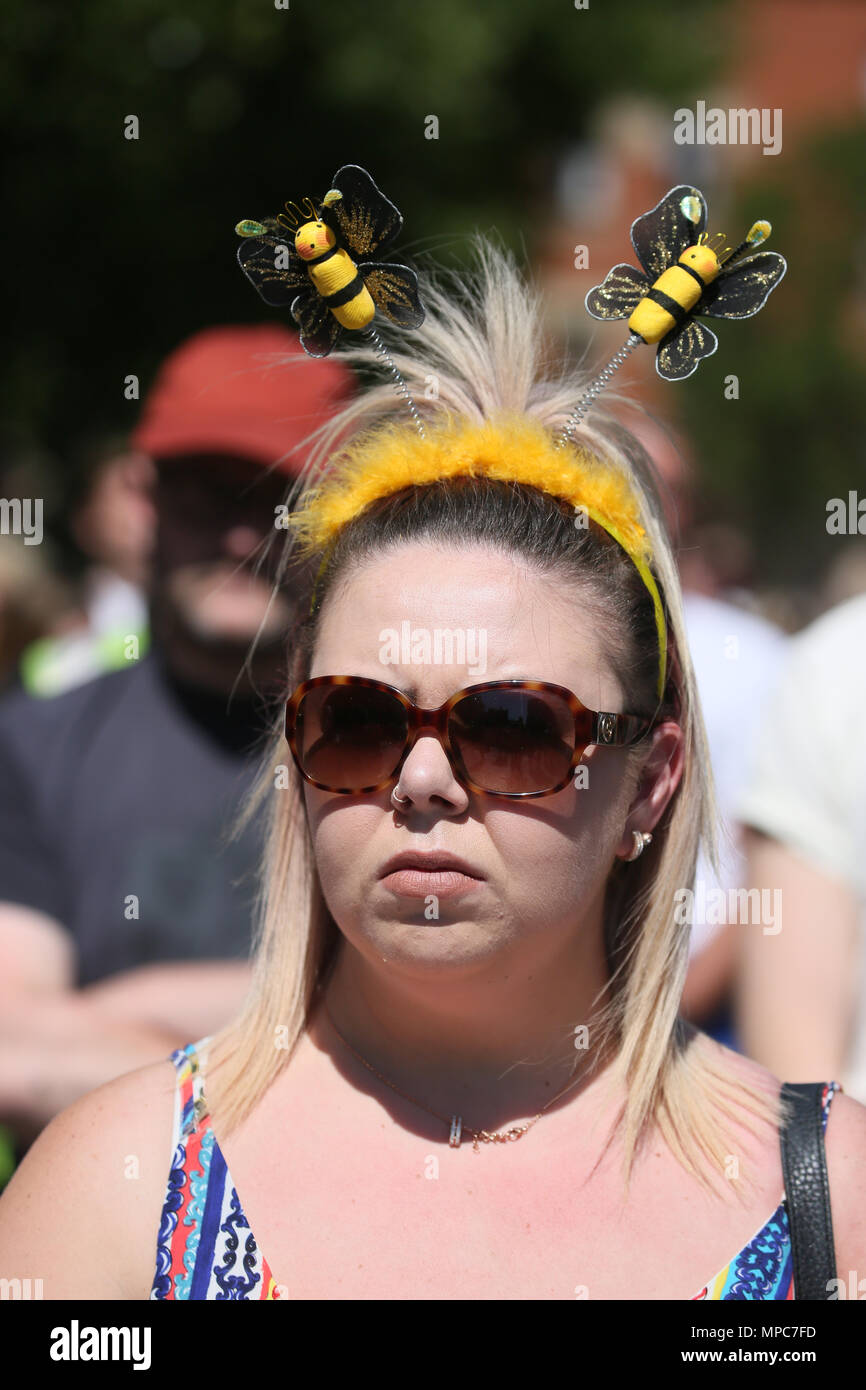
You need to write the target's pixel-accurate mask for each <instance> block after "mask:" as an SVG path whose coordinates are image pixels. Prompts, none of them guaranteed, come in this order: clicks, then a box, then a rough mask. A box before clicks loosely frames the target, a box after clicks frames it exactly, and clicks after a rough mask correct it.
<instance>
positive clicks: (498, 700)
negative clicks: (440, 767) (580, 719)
mask: <svg viewBox="0 0 866 1390" xmlns="http://www.w3.org/2000/svg"><path fill="white" fill-rule="evenodd" d="M449 732H450V736H451V745H452V747H453V748H454V749H455V751H456V752H457V754H458V756H459V757H460V758H461V759H462V762H463V765H464V767H465V769H466V772H467V774H468V775H469V777H470V778H471V780H472V781H473V782H475V784H476V785H477V786H479V787H483V788H484V790H485V791H488V792H541V791H549V790H550V788H551V787H555V786H557V785H558V784H559V783H560V782H561V781H562V779H563V777H565V775H566V773H567V772H568V769H569V767H570V765H571V760H572V757H573V755H574V746H575V745H574V717H573V715H572V713H571V709H570V708H569V706H568V704H567V703H566V701H565V700H563V699H562V698H561V697H560V696H558V695H556V694H554V693H553V692H552V691H544V690H509V689H500V690H484V691H479V692H478V694H476V695H467V696H466V697H465V698H464V699H462V700H461V701H460V702H459V704H457V705H455V706H454V709H453V710H452V711H451V718H450V721H449Z"/></svg>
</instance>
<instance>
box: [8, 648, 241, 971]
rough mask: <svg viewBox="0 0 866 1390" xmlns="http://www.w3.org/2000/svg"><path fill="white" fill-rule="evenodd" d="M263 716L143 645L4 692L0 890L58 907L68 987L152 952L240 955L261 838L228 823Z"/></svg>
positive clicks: (147, 960) (18, 899)
mask: <svg viewBox="0 0 866 1390" xmlns="http://www.w3.org/2000/svg"><path fill="white" fill-rule="evenodd" d="M266 719H267V714H266V711H265V708H264V704H263V702H262V701H261V700H252V701H242V700H240V699H238V697H236V696H235V697H233V698H232V699H231V701H229V698H228V696H218V695H212V694H210V693H206V692H201V691H197V690H194V689H192V688H190V687H186V686H182V685H180V684H178V683H177V682H176V681H174V680H173V679H172V678H171V677H170V676H169V674H168V672H167V671H166V669H165V667H164V663H163V661H162V659H161V658H160V656H159V655H158V653H157V652H156V651H155V650H154V649H152V650H151V651H149V652H148V653H147V655H145V656H144V657H143V658H142V660H140V661H139V662H137V663H135V664H134V665H133V666H130V667H129V668H128V669H124V670H120V671H112V672H110V673H108V674H107V675H104V676H99V677H98V678H97V679H95V680H92V681H89V682H87V684H85V685H80V686H76V687H75V688H74V689H72V690H69V691H66V692H64V693H63V694H61V695H57V696H54V697H52V698H48V699H40V698H36V697H34V696H31V695H29V694H27V693H25V692H23V691H20V690H14V691H12V692H10V693H7V694H5V695H4V696H3V697H2V699H0V901H6V902H15V903H22V904H25V905H27V906H29V907H33V908H38V909H40V910H42V911H43V912H47V913H48V914H50V915H51V916H53V917H55V918H57V920H58V921H59V922H61V923H62V924H63V925H64V926H65V927H67V928H68V930H69V931H70V933H71V934H72V936H73V938H74V941H75V946H76V948H77V951H78V960H79V979H78V983H79V985H87V984H90V983H92V982H94V981H95V980H99V979H102V978H104V977H106V976H108V975H112V974H114V973H115V972H117V971H120V970H128V969H132V968H133V967H135V966H137V965H143V964H152V963H154V962H157V961H181V960H203V959H217V958H222V959H226V958H236V959H239V958H243V957H245V956H247V955H248V954H249V947H250V936H251V905H252V900H253V894H254V891H255V875H256V871H257V867H258V854H259V849H260V844H261V835H262V818H261V815H258V816H257V817H256V818H255V819H254V820H253V821H252V822H251V824H250V825H249V826H248V827H247V829H246V831H245V832H244V833H243V835H242V836H241V837H240V838H239V839H238V840H236V841H226V840H225V838H224V834H223V832H224V831H225V830H226V828H227V826H228V825H229V823H230V820H231V818H232V816H233V815H234V813H235V812H236V811H237V809H238V808H239V805H240V802H241V799H242V798H243V795H244V793H245V792H246V791H247V790H248V788H249V787H250V785H251V782H252V780H253V777H254V774H255V771H256V766H257V763H258V753H259V749H260V747H261V743H262V740H263V737H264V733H265V726H266Z"/></svg>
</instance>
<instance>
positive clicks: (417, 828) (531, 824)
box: [303, 542, 649, 975]
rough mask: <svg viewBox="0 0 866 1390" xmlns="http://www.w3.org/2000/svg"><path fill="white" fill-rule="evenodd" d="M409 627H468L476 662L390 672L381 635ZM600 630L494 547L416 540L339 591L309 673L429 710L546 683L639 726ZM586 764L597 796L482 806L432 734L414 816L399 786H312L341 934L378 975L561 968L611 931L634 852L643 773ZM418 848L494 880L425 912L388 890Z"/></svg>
mask: <svg viewBox="0 0 866 1390" xmlns="http://www.w3.org/2000/svg"><path fill="white" fill-rule="evenodd" d="M407 623H408V625H409V627H408V632H409V633H410V634H411V635H413V636H415V635H416V634H417V631H418V629H426V630H427V632H428V633H429V634H430V638H431V647H432V640H433V636H434V633H435V629H437V628H440V629H450V630H451V631H452V632H455V633H456V632H458V631H460V630H463V632H464V633H465V637H466V649H465V653H463V654H464V655H466V657H467V661H466V664H463V665H458V664H450V665H443V664H434V663H433V662H432V661H431V662H429V663H428V664H417V663H412V662H409V661H407V662H405V663H403V662H399V661H398V662H393V663H392V659H391V656H390V655H389V653H388V652H387V651H383V643H384V635H385V633H386V630H389V629H390V630H396V632H397V633H398V634H399V633H401V632H403V631H404V630H406V629H404V624H407ZM602 623H603V619H600V617H599V615H598V611H597V609H595V608H594V607H593V606H592V605H591V604H590V603H588V602H587V601H586V600H585V599H581V597H580V594H579V592H575V591H573V590H571V589H569V588H568V587H566V586H564V585H562V584H560V583H557V582H555V581H553V580H551V579H550V578H543V577H540V576H538V575H536V574H534V573H532V572H531V571H530V570H529V569H527V568H525V567H524V566H523V565H520V564H516V563H515V561H514V560H513V559H512V558H510V557H508V556H507V555H505V554H503V553H501V552H499V551H498V550H495V549H492V548H489V547H488V546H486V545H484V546H481V545H479V546H477V547H469V548H466V547H460V548H452V547H437V546H433V545H431V544H429V543H425V542H413V543H411V544H406V545H402V546H400V547H398V548H396V549H394V550H393V551H391V552H389V553H388V554H386V555H385V556H383V557H382V558H379V559H377V560H375V561H372V562H370V561H368V562H365V564H364V565H363V566H362V567H361V568H359V569H358V570H356V571H354V572H353V573H352V574H351V576H350V577H349V578H348V579H347V580H346V581H345V586H344V587H340V588H338V589H335V590H334V591H333V592H332V594H331V596H330V597H329V599H328V601H327V602H326V604H325V606H324V609H323V612H322V620H321V629H320V635H319V640H318V642H317V645H316V648H315V651H314V653H313V661H312V665H311V670H310V675H311V676H322V675H357V676H370V677H373V678H374V679H376V680H381V681H385V682H387V683H388V684H389V685H393V686H396V687H397V688H398V689H399V690H401V691H403V692H404V693H405V694H407V695H409V697H410V698H411V699H413V700H414V701H415V702H416V704H421V705H423V706H425V707H427V708H434V707H437V706H438V705H440V704H441V703H442V702H443V701H444V700H446V699H447V698H448V697H449V696H450V695H452V694H454V693H455V691H457V690H460V689H462V688H463V687H465V686H469V685H473V684H477V683H479V682H481V681H485V680H497V679H508V678H515V677H517V678H527V679H539V680H545V681H550V682H553V683H554V684H557V685H563V686H566V687H567V688H568V689H569V690H572V691H574V693H575V694H576V695H577V696H578V698H579V699H580V700H581V701H582V702H583V703H584V704H585V705H587V706H589V708H591V709H595V710H609V711H613V712H617V713H629V712H632V711H633V709H634V700H633V699H630V692H629V691H627V690H624V689H623V687H622V685H621V683H620V681H619V679H618V678H617V675H616V672H615V670H614V669H613V667H612V665H611V663H610V660H609V658H608V656H607V654H606V650H605V643H604V642H603V640H602V635H601V633H600V630H599V629H600V626H601V625H602ZM473 644H474V645H473ZM434 650H435V649H434ZM455 652H456V644H455ZM406 654H407V653H403V652H401V653H400V655H406ZM452 654H454V653H452ZM482 654H483V659H482V660H479V659H478V658H479V656H482ZM440 655H441V651H440ZM482 667H483V669H482ZM583 764H584V766H585V767H586V770H587V771H586V775H585V778H582V779H580V780H586V781H587V782H588V785H586V786H576V785H575V783H574V781H571V782H569V783H568V784H567V785H566V786H565V787H564V788H563V790H562V791H559V792H556V793H555V794H554V795H552V796H545V797H539V798H535V799H532V800H526V801H509V800H504V799H497V798H496V797H491V796H479V795H477V794H476V793H473V792H471V791H468V790H467V789H466V788H465V787H463V786H462V785H461V783H460V782H459V781H458V780H457V779H456V777H455V776H454V773H453V772H452V770H451V767H450V764H449V761H448V757H447V755H446V753H445V750H444V748H443V747H442V745H441V744H440V743H439V741H438V739H437V737H436V736H435V734H434V733H433V731H432V730H431V731H430V732H427V733H425V732H422V733H421V735H420V737H419V738H418V739H417V741H416V743H415V745H414V747H413V748H412V750H411V752H410V754H409V756H408V758H407V759H406V761H405V763H404V765H403V768H402V771H401V774H400V779H399V783H398V784H397V791H398V794H399V795H400V796H402V797H404V798H405V797H409V798H411V805H410V806H408V807H406V808H404V810H401V811H400V812H395V809H394V806H393V803H392V801H391V790H392V789H391V788H388V789H386V790H384V791H381V792H375V793H371V794H367V795H363V796H341V795H339V794H335V793H330V792H324V791H320V790H319V789H318V788H316V787H312V786H310V784H309V783H307V782H305V783H304V784H303V785H304V793H305V797H306V806H307V814H308V819H309V825H310V832H311V836H312V841H313V845H314V850H315V857H316V863H317V867H318V873H319V879H320V883H321V887H322V891H323V893H324V897H325V900H326V902H327V905H328V908H329V910H330V912H331V914H332V916H333V918H334V920H335V922H336V923H337V925H338V926H339V928H340V930H341V931H342V932H343V934H344V936H345V937H346V938H347V940H348V941H349V942H350V943H351V944H352V945H353V946H354V947H355V948H356V949H357V950H358V951H359V952H360V953H361V954H362V955H363V956H365V957H366V958H367V959H368V960H369V961H370V962H372V963H375V962H376V961H381V960H386V961H387V962H388V963H389V965H390V966H398V967H402V968H404V969H405V970H407V971H409V972H411V973H412V974H417V973H418V972H429V971H430V970H433V969H435V970H437V971H440V972H441V971H443V970H445V971H448V972H457V973H458V974H462V975H467V974H471V973H472V972H477V971H479V970H480V971H484V970H486V969H488V968H489V967H490V965H491V964H492V963H493V962H494V960H496V963H497V966H501V965H502V964H503V963H504V962H506V961H508V960H513V962H514V963H515V965H517V964H518V963H521V962H522V963H524V964H526V963H529V962H531V961H536V963H537V961H538V953H539V951H541V952H551V953H552V954H551V959H552V958H553V954H554V953H561V952H562V950H563V949H564V948H566V949H567V943H569V942H572V941H573V940H574V937H575V933H576V932H578V933H579V932H580V929H581V923H582V922H586V921H589V922H592V923H593V924H594V926H593V928H592V929H593V931H594V932H595V933H596V934H597V933H598V932H599V931H600V921H601V911H600V905H601V902H602V898H603V892H604V886H605V882H606V880H607V878H608V875H609V873H610V870H611V867H612V865H613V862H614V859H615V856H616V853H617V851H619V853H620V854H622V853H624V852H625V851H626V850H627V848H628V845H629V843H630V830H631V827H629V829H628V830H626V820H627V817H628V815H629V808H630V805H631V803H632V801H633V798H634V796H635V790H636V787H637V783H638V778H639V771H635V770H634V769H632V770H631V771H629V766H628V759H627V755H626V753H625V751H624V750H622V749H618V748H604V747H597V746H593V747H591V748H588V749H587V750H586V752H585V754H584V757H583ZM638 828H643V829H647V828H649V826H647V825H646V824H642V825H641V826H640V827H638ZM408 850H422V851H427V850H448V851H450V852H451V853H453V854H456V855H459V856H460V857H461V858H463V859H465V860H466V861H467V862H468V863H469V864H470V865H471V866H473V868H475V869H476V870H478V871H480V872H481V873H482V874H483V875H484V877H483V879H482V880H480V881H479V882H478V884H477V886H476V887H474V888H472V890H471V891H470V892H468V893H462V894H459V895H457V896H454V897H446V896H443V897H441V898H439V900H438V905H437V906H438V916H436V917H433V916H429V905H428V904H427V902H426V901H425V899H424V898H419V897H409V896H405V895H403V894H402V893H399V892H396V891H394V890H393V889H391V888H389V887H388V886H387V885H386V884H385V883H383V882H382V881H381V878H380V871H381V869H382V866H383V865H384V864H385V861H386V860H388V859H389V858H391V856H393V855H395V854H399V853H401V852H402V851H408ZM425 908H428V915H425ZM589 929H590V928H589V927H587V928H586V930H589Z"/></svg>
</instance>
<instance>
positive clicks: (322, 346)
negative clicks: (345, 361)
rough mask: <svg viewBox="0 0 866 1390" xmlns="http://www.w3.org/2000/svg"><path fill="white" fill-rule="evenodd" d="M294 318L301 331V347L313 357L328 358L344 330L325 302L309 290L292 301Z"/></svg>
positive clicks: (315, 292) (313, 291) (312, 290)
mask: <svg viewBox="0 0 866 1390" xmlns="http://www.w3.org/2000/svg"><path fill="white" fill-rule="evenodd" d="M292 317H293V318H294V320H295V323H296V324H297V325H298V327H299V328H300V330H301V347H302V348H303V349H304V352H307V353H309V355H310V356H311V357H327V356H328V353H329V352H330V351H331V349H332V347H333V346H334V344H335V343H336V341H337V339H338V338H339V336H340V334H341V332H342V328H341V326H340V324H339V323H338V322H337V320H336V319H335V318H334V315H333V314H332V313H331V311H330V309H329V308H328V306H327V304H326V303H325V301H324V300H323V299H322V298H320V296H319V294H318V293H317V291H316V290H314V289H307V290H306V291H305V292H304V293H302V294H299V295H297V296H296V297H295V299H294V300H293V301H292Z"/></svg>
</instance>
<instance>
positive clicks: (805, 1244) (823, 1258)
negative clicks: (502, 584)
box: [779, 1081, 836, 1302]
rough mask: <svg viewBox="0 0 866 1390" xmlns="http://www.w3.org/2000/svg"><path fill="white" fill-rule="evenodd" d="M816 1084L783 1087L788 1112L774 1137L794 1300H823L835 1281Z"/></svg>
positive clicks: (820, 1088) (819, 1093)
mask: <svg viewBox="0 0 866 1390" xmlns="http://www.w3.org/2000/svg"><path fill="white" fill-rule="evenodd" d="M823 1090H824V1083H823V1082H822V1081H802V1082H787V1081H786V1082H785V1083H784V1085H783V1086H782V1098H783V1099H784V1100H787V1101H789V1102H790V1103H791V1113H790V1117H789V1119H788V1121H787V1123H786V1124H783V1125H782V1127H781V1129H780V1132H779V1140H780V1144H781V1149H782V1174H783V1176H784V1179H785V1197H786V1204H787V1208H788V1227H789V1230H790V1232H791V1260H792V1265H793V1275H794V1298H795V1299H797V1300H800V1299H811V1300H812V1301H813V1302H815V1301H817V1300H826V1299H827V1298H828V1297H829V1295H830V1281H831V1280H833V1279H835V1278H836V1254H835V1250H834V1248H833V1220H832V1216H831V1213H830V1184H829V1182H828V1179H827V1157H826V1153H825V1150H824V1124H823V1112H822V1107H821V1096H822V1093H823Z"/></svg>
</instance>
